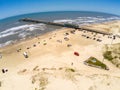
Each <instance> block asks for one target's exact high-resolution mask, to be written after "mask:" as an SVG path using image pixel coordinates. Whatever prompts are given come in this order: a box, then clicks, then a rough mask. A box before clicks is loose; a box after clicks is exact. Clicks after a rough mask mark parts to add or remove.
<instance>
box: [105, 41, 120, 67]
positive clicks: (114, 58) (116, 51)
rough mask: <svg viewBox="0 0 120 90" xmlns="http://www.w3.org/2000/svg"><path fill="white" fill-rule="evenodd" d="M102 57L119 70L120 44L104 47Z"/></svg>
mask: <svg viewBox="0 0 120 90" xmlns="http://www.w3.org/2000/svg"><path fill="white" fill-rule="evenodd" d="M103 57H104V58H105V59H106V60H108V61H110V62H111V63H113V64H114V65H115V66H116V67H118V68H120V43H117V44H112V45H105V46H104V47H103Z"/></svg>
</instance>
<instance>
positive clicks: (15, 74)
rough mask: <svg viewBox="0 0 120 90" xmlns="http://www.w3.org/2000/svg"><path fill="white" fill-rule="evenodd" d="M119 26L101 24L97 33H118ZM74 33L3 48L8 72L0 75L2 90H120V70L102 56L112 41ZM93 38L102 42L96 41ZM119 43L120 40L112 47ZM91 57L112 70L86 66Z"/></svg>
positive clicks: (0, 66)
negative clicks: (102, 30)
mask: <svg viewBox="0 0 120 90" xmlns="http://www.w3.org/2000/svg"><path fill="white" fill-rule="evenodd" d="M116 22H117V25H118V26H116V27H117V28H118V29H119V30H120V22H119V24H118V21H114V22H107V23H103V24H99V25H98V26H99V27H97V26H95V29H96V28H97V29H101V28H103V26H104V25H105V26H106V27H107V26H110V27H111V28H112V29H114V27H115V26H114V25H116ZM111 23H112V24H111ZM91 27H92V28H93V26H92V25H91ZM108 29H109V28H108ZM71 30H73V29H66V28H62V29H60V30H56V31H53V32H49V33H46V34H44V35H42V36H38V37H35V38H33V39H28V40H25V41H22V42H19V43H16V44H13V45H9V46H6V47H4V48H1V49H0V52H1V53H2V59H0V70H2V69H8V72H6V73H2V72H1V71H0V90H120V86H119V84H120V70H119V69H118V68H116V67H115V66H114V65H113V64H111V63H110V62H109V61H107V60H103V56H102V47H103V45H104V44H111V41H112V39H111V38H108V36H103V35H101V34H97V35H96V34H94V33H91V32H83V31H79V30H76V31H75V33H74V34H73V33H70V31H71ZM104 30H106V29H104ZM66 33H67V34H69V35H66ZM85 35H86V36H89V38H86V37H84V36H85ZM93 36H96V38H97V39H98V38H99V39H100V40H102V41H101V42H98V41H96V40H93V38H94V37H93ZM65 37H67V39H65ZM118 42H120V38H117V39H116V40H114V41H113V42H112V43H118ZM68 46H69V47H68ZM18 50H19V52H18ZM23 52H27V53H28V56H29V58H25V57H24V56H23ZM74 52H78V53H79V56H75V55H74ZM90 56H94V57H96V58H97V59H99V60H101V61H102V62H103V63H105V64H106V65H107V66H108V67H109V69H110V70H108V71H107V70H102V69H99V68H95V67H90V66H86V65H84V61H85V60H86V59H88V58H89V57H90Z"/></svg>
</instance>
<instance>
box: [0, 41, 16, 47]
mask: <svg viewBox="0 0 120 90" xmlns="http://www.w3.org/2000/svg"><path fill="white" fill-rule="evenodd" d="M14 42H15V41H13V40H10V41H7V42H6V43H2V44H0V48H1V47H4V46H7V45H10V44H12V43H14Z"/></svg>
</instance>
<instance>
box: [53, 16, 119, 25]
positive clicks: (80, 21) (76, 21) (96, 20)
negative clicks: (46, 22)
mask: <svg viewBox="0 0 120 90" xmlns="http://www.w3.org/2000/svg"><path fill="white" fill-rule="evenodd" d="M112 20H120V17H116V16H112V17H102V16H96V17H78V18H76V19H62V20H61V19H60V20H54V21H53V22H55V23H70V24H77V25H79V26H80V25H87V24H92V23H101V22H105V21H112Z"/></svg>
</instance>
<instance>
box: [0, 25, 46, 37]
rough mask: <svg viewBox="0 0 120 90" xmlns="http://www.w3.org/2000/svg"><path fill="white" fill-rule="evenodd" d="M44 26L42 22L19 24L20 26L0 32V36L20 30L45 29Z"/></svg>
mask: <svg viewBox="0 0 120 90" xmlns="http://www.w3.org/2000/svg"><path fill="white" fill-rule="evenodd" d="M45 28H46V26H45V25H44V24H32V25H21V26H17V27H13V28H10V29H7V30H5V31H2V32H0V38H3V37H6V36H9V35H14V34H19V32H22V31H33V30H35V29H40V30H45Z"/></svg>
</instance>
